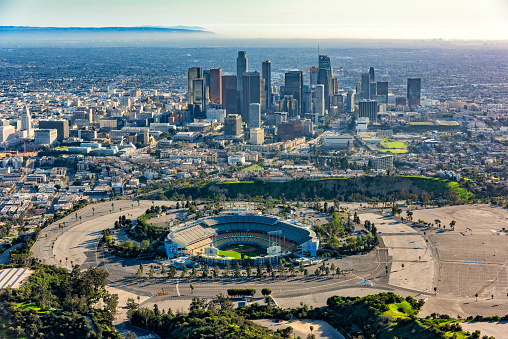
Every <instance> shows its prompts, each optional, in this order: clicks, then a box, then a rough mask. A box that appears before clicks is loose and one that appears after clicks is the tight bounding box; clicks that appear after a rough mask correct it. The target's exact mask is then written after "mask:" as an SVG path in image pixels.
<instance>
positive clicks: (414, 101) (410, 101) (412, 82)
mask: <svg viewBox="0 0 508 339" xmlns="http://www.w3.org/2000/svg"><path fill="white" fill-rule="evenodd" d="M421 92H422V79H420V78H408V79H407V105H408V106H409V107H412V106H419V105H420V98H421Z"/></svg>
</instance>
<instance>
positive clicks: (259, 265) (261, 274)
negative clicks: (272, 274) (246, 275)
mask: <svg viewBox="0 0 508 339" xmlns="http://www.w3.org/2000/svg"><path fill="white" fill-rule="evenodd" d="M256 276H257V277H258V278H261V277H262V276H263V269H262V268H261V263H260V262H259V260H258V264H257V268H256Z"/></svg>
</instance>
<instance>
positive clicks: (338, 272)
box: [335, 267, 342, 275]
mask: <svg viewBox="0 0 508 339" xmlns="http://www.w3.org/2000/svg"><path fill="white" fill-rule="evenodd" d="M335 273H336V274H337V275H341V273H342V272H341V271H340V268H338V267H337V270H336V271H335Z"/></svg>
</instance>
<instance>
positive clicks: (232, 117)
mask: <svg viewBox="0 0 508 339" xmlns="http://www.w3.org/2000/svg"><path fill="white" fill-rule="evenodd" d="M241 133H242V116H241V115H240V114H228V115H226V118H225V119H224V135H226V136H238V135H240V134H241Z"/></svg>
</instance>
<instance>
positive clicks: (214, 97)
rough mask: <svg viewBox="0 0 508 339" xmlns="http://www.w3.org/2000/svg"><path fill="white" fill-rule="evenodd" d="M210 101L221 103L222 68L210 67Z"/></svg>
mask: <svg viewBox="0 0 508 339" xmlns="http://www.w3.org/2000/svg"><path fill="white" fill-rule="evenodd" d="M210 102H213V103H215V104H219V105H222V69H220V68H212V69H210Z"/></svg>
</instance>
